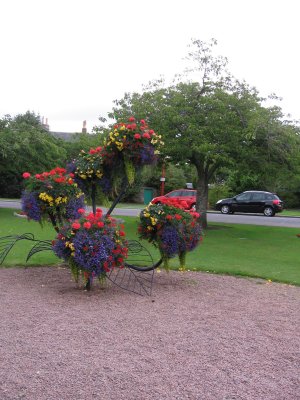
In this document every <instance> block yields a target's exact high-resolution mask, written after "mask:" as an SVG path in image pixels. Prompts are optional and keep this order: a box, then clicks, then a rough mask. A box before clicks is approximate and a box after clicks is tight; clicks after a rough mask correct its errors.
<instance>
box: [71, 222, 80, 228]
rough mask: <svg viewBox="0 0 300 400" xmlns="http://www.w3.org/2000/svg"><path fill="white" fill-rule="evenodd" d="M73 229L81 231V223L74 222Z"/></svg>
mask: <svg viewBox="0 0 300 400" xmlns="http://www.w3.org/2000/svg"><path fill="white" fill-rule="evenodd" d="M72 228H73V229H80V228H81V225H80V223H79V222H73V224H72Z"/></svg>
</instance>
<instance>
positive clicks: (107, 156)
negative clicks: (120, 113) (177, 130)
mask: <svg viewBox="0 0 300 400" xmlns="http://www.w3.org/2000/svg"><path fill="white" fill-rule="evenodd" d="M163 144H164V143H163V142H162V140H161V136H160V135H158V134H156V133H155V132H154V130H153V129H149V127H148V125H147V124H146V122H145V120H143V119H142V120H140V121H139V122H138V121H136V120H135V118H134V117H130V118H129V120H128V123H124V122H120V123H118V124H115V125H114V127H113V129H112V130H111V132H110V133H109V137H108V139H107V140H106V142H105V145H104V148H103V153H102V154H103V159H104V163H106V164H107V165H110V166H111V167H112V166H113V167H114V168H119V169H120V171H123V170H124V171H125V173H126V177H127V179H128V182H129V184H132V183H133V182H134V179H135V174H136V170H137V169H138V168H140V167H141V166H144V165H151V164H154V163H155V162H156V161H157V157H158V155H159V153H160V148H161V147H162V146H163Z"/></svg>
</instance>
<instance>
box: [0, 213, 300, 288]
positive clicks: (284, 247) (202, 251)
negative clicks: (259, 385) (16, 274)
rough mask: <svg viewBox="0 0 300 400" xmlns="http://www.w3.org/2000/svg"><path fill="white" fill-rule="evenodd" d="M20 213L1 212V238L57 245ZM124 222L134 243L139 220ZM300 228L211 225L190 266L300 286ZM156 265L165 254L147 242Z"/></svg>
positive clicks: (17, 258) (20, 248)
mask: <svg viewBox="0 0 300 400" xmlns="http://www.w3.org/2000/svg"><path fill="white" fill-rule="evenodd" d="M13 213H14V210H11V209H0V221H1V226H0V237H1V236H5V235H12V234H22V233H25V232H31V233H33V234H34V235H35V237H36V238H38V239H53V238H54V237H55V232H54V230H53V228H52V227H51V225H45V226H44V227H43V228H41V227H40V225H39V224H38V223H35V222H28V221H27V220H26V219H23V218H18V217H15V216H13ZM120 218H121V219H122V220H124V223H125V230H126V236H127V238H128V239H138V237H137V223H138V218H137V217H124V216H121V217H120ZM298 233H300V229H297V228H282V227H266V226H254V225H238V224H232V225H230V224H221V223H219V224H216V223H214V224H210V226H209V228H208V229H207V230H206V231H205V232H204V234H203V241H202V243H201V245H200V246H199V247H198V248H197V249H196V250H194V251H193V252H191V253H188V255H187V262H186V266H187V269H189V270H192V271H207V272H212V273H219V274H230V275H242V276H249V277H259V278H263V279H270V280H272V281H278V282H284V283H290V284H294V285H300V257H299V256H300V239H299V238H298V237H297V236H296V234H298ZM142 243H143V245H145V246H146V247H147V248H148V249H149V250H150V251H151V254H152V255H153V258H154V259H155V260H156V259H158V257H159V252H158V251H157V249H155V248H154V247H153V245H151V244H149V243H147V242H145V241H143V242H142ZM30 248H31V245H30V243H28V242H26V241H22V242H18V243H17V244H16V245H15V247H14V248H13V249H12V251H11V252H10V254H9V255H8V257H7V258H6V260H5V262H4V264H3V266H20V265H25V260H26V257H27V254H28V251H29V250H30ZM60 262H61V260H59V259H58V258H57V257H55V256H54V254H53V253H52V252H50V251H48V252H41V253H38V254H36V255H34V256H33V257H32V259H31V260H29V262H28V265H49V264H58V263H60ZM170 265H171V268H172V269H177V268H178V266H179V263H178V259H177V258H174V259H172V260H171V262H170Z"/></svg>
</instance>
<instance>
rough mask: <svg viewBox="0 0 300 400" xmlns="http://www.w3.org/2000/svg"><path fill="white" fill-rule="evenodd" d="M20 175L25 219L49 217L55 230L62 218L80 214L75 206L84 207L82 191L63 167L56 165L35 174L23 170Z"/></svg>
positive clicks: (72, 217) (36, 219)
mask: <svg viewBox="0 0 300 400" xmlns="http://www.w3.org/2000/svg"><path fill="white" fill-rule="evenodd" d="M23 178H24V180H25V181H24V182H25V190H24V191H23V193H22V211H23V212H24V213H25V214H26V215H27V218H28V219H32V220H34V221H38V222H42V221H43V220H45V219H48V218H50V220H51V222H52V224H53V226H54V227H55V229H56V230H58V225H62V224H63V221H64V220H66V219H75V218H78V217H79V214H78V211H77V210H78V209H79V208H83V207H84V194H83V193H82V191H81V190H80V189H79V188H78V185H77V184H76V183H75V181H74V175H73V174H68V173H67V172H66V169H64V168H60V167H56V168H54V169H52V170H51V171H49V172H43V173H41V174H36V175H31V174H30V173H29V172H24V173H23Z"/></svg>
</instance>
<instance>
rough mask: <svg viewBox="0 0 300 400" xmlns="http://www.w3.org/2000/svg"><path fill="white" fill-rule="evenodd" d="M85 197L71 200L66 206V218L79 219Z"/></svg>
mask: <svg viewBox="0 0 300 400" xmlns="http://www.w3.org/2000/svg"><path fill="white" fill-rule="evenodd" d="M84 207H85V205H84V196H83V195H82V196H80V197H73V198H71V199H70V201H69V202H68V204H67V206H66V218H68V219H78V218H80V216H81V214H80V213H79V212H78V209H79V208H84Z"/></svg>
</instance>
